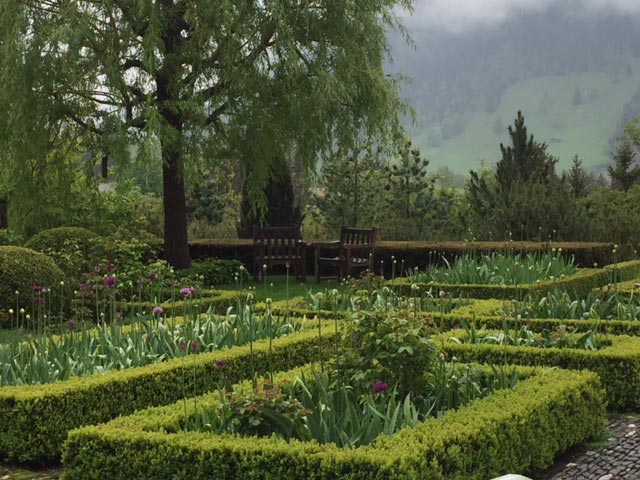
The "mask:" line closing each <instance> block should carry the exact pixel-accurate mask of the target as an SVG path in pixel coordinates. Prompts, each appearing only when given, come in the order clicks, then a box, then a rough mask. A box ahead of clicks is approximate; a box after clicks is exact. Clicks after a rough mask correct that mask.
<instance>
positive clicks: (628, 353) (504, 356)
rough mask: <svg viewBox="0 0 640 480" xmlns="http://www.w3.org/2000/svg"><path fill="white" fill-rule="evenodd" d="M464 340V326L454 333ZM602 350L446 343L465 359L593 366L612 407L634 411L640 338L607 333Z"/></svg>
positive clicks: (639, 371) (638, 387) (639, 382)
mask: <svg viewBox="0 0 640 480" xmlns="http://www.w3.org/2000/svg"><path fill="white" fill-rule="evenodd" d="M453 335H455V336H457V337H458V338H460V339H461V340H463V342H464V336H463V335H461V331H460V330H456V331H455V333H454V334H453ZM601 342H602V345H603V347H602V348H600V349H599V350H581V349H572V348H536V347H527V346H525V347H518V346H505V345H487V344H483V345H468V344H464V343H460V344H458V343H453V342H449V343H446V344H445V346H444V349H445V350H446V352H447V353H448V354H450V355H456V356H457V357H458V358H459V359H461V360H462V361H467V362H469V361H475V362H488V363H495V362H508V363H513V364H517V365H546V366H555V365H562V367H563V368H567V369H575V370H583V369H587V370H591V371H592V372H596V373H598V374H599V375H600V378H601V379H602V383H603V386H604V387H605V389H606V392H607V404H608V408H609V409H611V410H613V411H618V412H626V411H633V410H635V409H637V408H638V407H639V406H640V402H639V400H638V399H639V398H640V380H639V379H640V377H639V376H638V375H639V374H640V338H638V337H629V336H625V335H621V336H608V337H605V336H603V337H602V338H601Z"/></svg>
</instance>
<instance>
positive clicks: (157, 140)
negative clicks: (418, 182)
mask: <svg viewBox="0 0 640 480" xmlns="http://www.w3.org/2000/svg"><path fill="white" fill-rule="evenodd" d="M398 6H400V7H404V8H407V9H410V8H411V0H341V1H334V0H315V1H314V0H262V1H249V2H239V1H231V0H222V1H219V2H210V1H208V0H76V1H69V0H41V1H36V0H4V1H3V2H2V3H1V4H0V84H1V85H2V86H3V88H2V91H1V92H0V107H1V108H2V111H3V112H5V117H4V118H3V119H2V120H0V142H1V145H2V147H3V148H2V149H1V150H2V153H1V154H0V155H1V156H0V161H1V162H2V166H3V167H4V170H5V171H7V172H8V171H18V170H20V168H22V166H23V165H24V164H25V161H27V160H29V161H33V162H35V163H36V168H37V163H38V162H39V159H42V158H46V157H47V155H48V154H49V153H50V152H51V151H52V150H53V149H54V148H55V147H56V146H57V144H58V143H59V141H60V140H61V139H63V138H65V137H66V138H69V137H71V138H73V139H74V142H76V143H75V144H76V145H77V147H78V150H79V151H83V150H85V151H88V150H93V151H98V150H100V151H106V152H108V153H109V154H110V155H112V156H114V157H116V158H119V159H120V158H124V157H126V152H127V148H126V147H127V146H129V145H132V144H136V145H140V146H142V147H143V148H142V149H141V152H142V154H143V155H145V154H146V155H151V154H153V152H158V151H159V152H160V155H161V156H162V160H163V201H164V215H165V256H166V258H167V260H169V262H170V263H172V264H173V265H174V266H177V267H186V266H188V265H189V263H190V258H189V251H188V244H187V226H186V209H185V169H186V168H188V167H189V166H190V165H194V164H196V163H197V162H199V161H206V162H213V161H215V160H216V159H221V158H225V159H233V160H235V161H238V162H242V163H243V164H244V166H245V169H246V171H247V172H248V176H249V178H248V182H247V185H248V191H249V193H250V194H251V195H252V196H253V200H254V204H256V205H258V207H260V205H264V204H265V202H266V200H265V198H264V189H263V187H264V183H265V181H266V179H267V178H268V177H269V173H270V172H271V170H272V169H273V168H275V167H276V165H275V164H274V161H275V160H277V159H278V158H283V157H289V156H291V155H295V156H296V157H297V158H300V159H301V160H302V161H303V162H304V163H305V164H306V165H308V166H312V165H313V164H314V163H315V161H316V160H317V158H318V156H319V155H321V154H322V153H323V152H327V151H329V150H331V149H332V148H335V146H336V145H341V144H348V143H349V142H351V141H354V139H356V137H358V136H362V135H371V136H377V138H379V139H380V141H385V140H386V139H390V138H392V135H391V132H392V130H395V129H397V127H398V122H397V118H398V114H399V113H400V112H402V111H403V110H404V104H403V103H402V102H401V101H400V99H399V97H398V82H399V79H398V78H395V77H390V76H388V75H385V73H384V71H383V64H384V62H385V61H388V60H389V48H388V44H387V39H386V32H387V31H388V30H389V29H396V30H400V31H403V28H402V26H401V24H400V23H399V21H398V18H397V17H396V16H395V13H394V12H395V9H396V8H397V7H398ZM11 181H12V180H11V175H8V176H7V178H5V179H4V182H5V183H7V182H8V183H10V182H11Z"/></svg>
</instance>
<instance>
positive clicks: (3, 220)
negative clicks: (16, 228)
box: [0, 198, 9, 228]
mask: <svg viewBox="0 0 640 480" xmlns="http://www.w3.org/2000/svg"><path fill="white" fill-rule="evenodd" d="M8 209H9V205H8V202H7V200H6V199H4V198H0V228H9V213H8Z"/></svg>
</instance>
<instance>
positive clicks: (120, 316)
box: [116, 312, 124, 320]
mask: <svg viewBox="0 0 640 480" xmlns="http://www.w3.org/2000/svg"><path fill="white" fill-rule="evenodd" d="M116 318H117V319H119V320H122V319H123V318H124V313H122V312H116Z"/></svg>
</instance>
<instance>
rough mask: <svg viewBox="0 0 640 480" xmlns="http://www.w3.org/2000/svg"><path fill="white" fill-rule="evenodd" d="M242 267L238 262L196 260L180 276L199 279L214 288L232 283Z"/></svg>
mask: <svg viewBox="0 0 640 480" xmlns="http://www.w3.org/2000/svg"><path fill="white" fill-rule="evenodd" d="M241 266H242V262H240V261H238V260H217V259H206V260H196V261H194V262H193V263H192V264H191V268H187V269H185V270H181V271H180V272H178V274H179V276H180V278H185V277H191V278H193V277H198V279H199V280H200V281H201V282H202V284H203V285H205V286H207V287H213V286H215V285H223V284H228V283H231V282H232V281H233V277H234V275H236V274H238V272H239V270H240V267H241Z"/></svg>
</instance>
